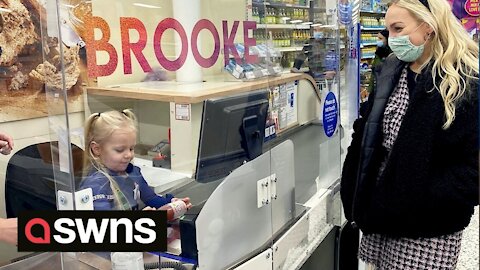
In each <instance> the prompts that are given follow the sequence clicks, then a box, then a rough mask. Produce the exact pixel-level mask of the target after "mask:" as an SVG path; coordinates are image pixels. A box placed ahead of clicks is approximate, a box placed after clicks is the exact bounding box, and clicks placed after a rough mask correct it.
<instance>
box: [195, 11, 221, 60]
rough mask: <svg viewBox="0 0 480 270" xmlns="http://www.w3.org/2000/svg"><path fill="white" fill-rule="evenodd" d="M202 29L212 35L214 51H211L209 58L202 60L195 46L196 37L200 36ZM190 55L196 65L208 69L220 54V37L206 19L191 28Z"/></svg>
mask: <svg viewBox="0 0 480 270" xmlns="http://www.w3.org/2000/svg"><path fill="white" fill-rule="evenodd" d="M202 29H206V30H208V31H210V33H212V36H213V40H214V41H215V49H214V50H213V54H212V55H211V56H210V57H209V58H203V56H202V55H201V54H200V52H198V46H197V41H198V35H199V34H200V31H201V30H202ZM192 53H193V57H195V60H196V61H197V63H198V64H199V65H200V66H202V67H204V68H209V67H211V66H213V65H214V64H215V62H217V59H218V55H219V54H220V36H219V35H218V32H217V29H216V28H215V25H214V24H213V23H212V22H211V21H209V20H207V19H202V20H199V21H198V22H197V23H196V24H195V26H194V27H193V31H192Z"/></svg>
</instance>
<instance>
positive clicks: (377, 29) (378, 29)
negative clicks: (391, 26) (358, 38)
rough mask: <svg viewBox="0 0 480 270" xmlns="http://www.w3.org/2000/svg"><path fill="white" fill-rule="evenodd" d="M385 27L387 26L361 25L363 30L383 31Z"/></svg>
mask: <svg viewBox="0 0 480 270" xmlns="http://www.w3.org/2000/svg"><path fill="white" fill-rule="evenodd" d="M384 29H385V27H363V26H360V30H363V31H382V30H384Z"/></svg>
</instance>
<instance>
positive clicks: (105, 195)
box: [80, 173, 115, 210]
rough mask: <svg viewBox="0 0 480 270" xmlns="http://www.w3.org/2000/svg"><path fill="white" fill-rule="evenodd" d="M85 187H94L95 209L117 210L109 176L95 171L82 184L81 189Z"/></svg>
mask: <svg viewBox="0 0 480 270" xmlns="http://www.w3.org/2000/svg"><path fill="white" fill-rule="evenodd" d="M85 188H91V189H92V192H93V209H94V210H115V207H114V203H113V192H112V189H111V188H110V182H109V181H108V179H107V177H105V176H104V175H102V174H101V173H94V174H92V175H90V176H88V177H87V178H86V179H84V180H83V181H82V183H81V184H80V190H82V189H85Z"/></svg>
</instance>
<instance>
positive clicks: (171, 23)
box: [153, 18, 188, 71]
mask: <svg viewBox="0 0 480 270" xmlns="http://www.w3.org/2000/svg"><path fill="white" fill-rule="evenodd" d="M169 28H171V29H173V30H175V31H177V33H178V35H179V36H180V40H181V41H182V51H181V53H180V55H179V56H178V58H177V59H175V60H173V61H170V60H168V59H167V58H166V57H165V54H164V53H163V51H162V45H161V44H160V41H161V40H162V35H163V33H164V32H165V31H166V30H167V29H169ZM153 48H154V50H155V56H156V57H157V60H158V62H159V63H160V65H161V66H162V67H164V68H165V69H166V70H169V71H176V70H178V69H179V68H181V67H182V66H183V64H184V63H185V60H187V53H188V40H187V34H186V33H185V29H183V26H182V25H181V24H180V22H179V21H177V20H175V19H173V18H166V19H163V20H162V21H161V22H160V23H159V24H158V25H157V28H156V29H155V34H154V36H153Z"/></svg>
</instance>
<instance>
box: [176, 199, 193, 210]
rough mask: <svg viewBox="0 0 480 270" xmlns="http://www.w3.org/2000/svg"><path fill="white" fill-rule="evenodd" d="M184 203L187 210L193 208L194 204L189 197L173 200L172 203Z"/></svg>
mask: <svg viewBox="0 0 480 270" xmlns="http://www.w3.org/2000/svg"><path fill="white" fill-rule="evenodd" d="M180 200H182V201H184V202H185V204H186V205H187V210H189V209H190V208H192V206H193V205H192V204H191V203H190V198H189V197H185V198H172V202H175V201H180Z"/></svg>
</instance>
